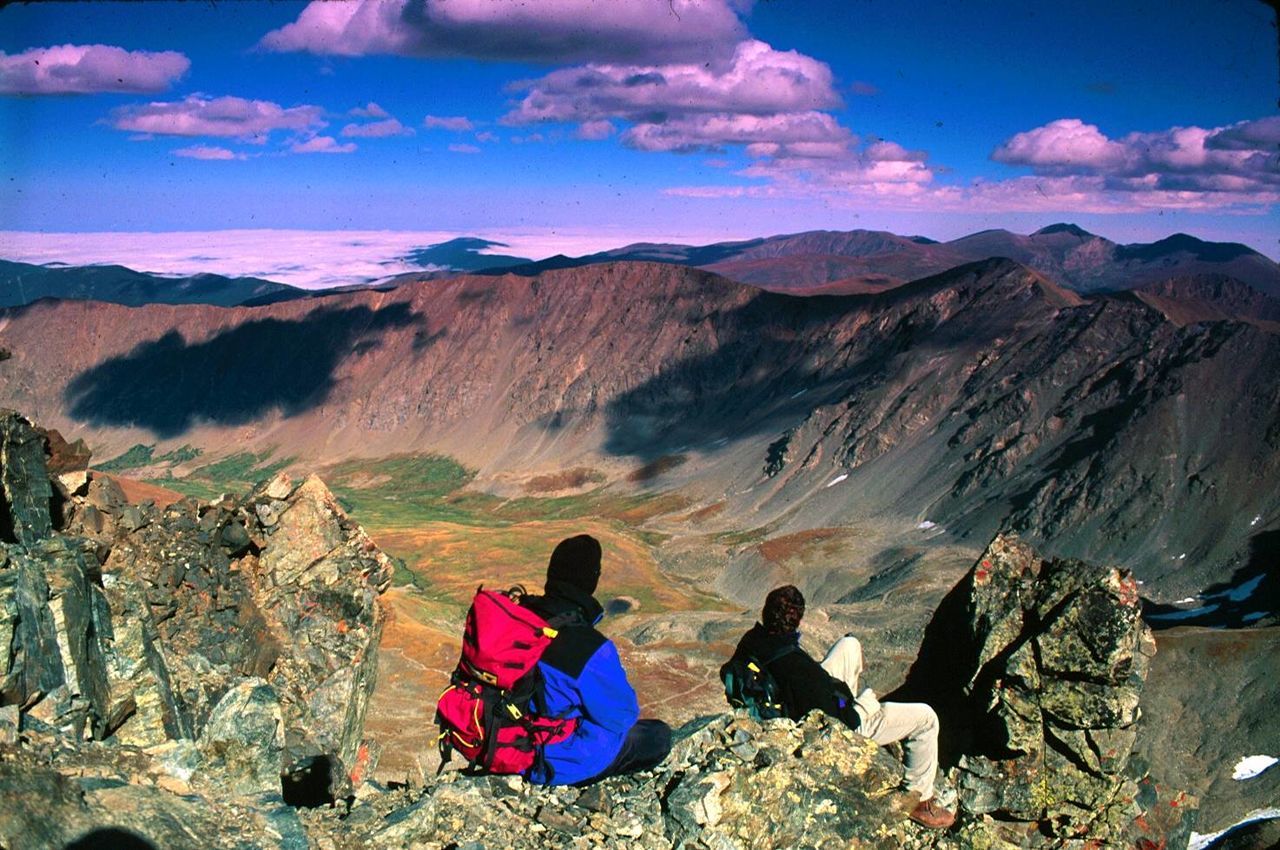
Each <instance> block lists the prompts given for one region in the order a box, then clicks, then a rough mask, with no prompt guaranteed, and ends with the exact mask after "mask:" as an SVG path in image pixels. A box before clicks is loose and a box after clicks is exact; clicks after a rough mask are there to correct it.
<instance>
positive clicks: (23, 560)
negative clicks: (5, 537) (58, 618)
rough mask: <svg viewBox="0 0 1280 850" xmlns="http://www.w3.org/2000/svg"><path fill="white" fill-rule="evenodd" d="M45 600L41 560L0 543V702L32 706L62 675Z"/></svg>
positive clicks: (61, 680) (60, 681) (56, 685)
mask: <svg viewBox="0 0 1280 850" xmlns="http://www.w3.org/2000/svg"><path fill="white" fill-rule="evenodd" d="M48 602H49V583H48V581H47V580H46V578H45V572H44V570H43V569H42V567H41V564H40V562H39V561H37V560H35V559H33V558H32V557H30V556H29V555H28V554H27V553H26V552H25V551H24V550H23V549H21V548H19V547H14V546H0V647H5V648H6V650H7V651H5V652H0V704H3V705H17V706H19V707H20V708H23V709H27V708H30V707H31V706H32V705H34V704H36V703H38V702H39V701H40V700H42V699H44V698H45V696H46V695H47V694H50V693H52V692H53V691H55V690H56V689H57V688H59V687H60V686H62V684H63V683H64V682H65V680H66V678H65V674H64V672H63V668H62V654H61V653H60V652H59V650H58V637H57V630H56V628H55V625H54V622H53V616H52V613H51V612H50V610H49V606H48Z"/></svg>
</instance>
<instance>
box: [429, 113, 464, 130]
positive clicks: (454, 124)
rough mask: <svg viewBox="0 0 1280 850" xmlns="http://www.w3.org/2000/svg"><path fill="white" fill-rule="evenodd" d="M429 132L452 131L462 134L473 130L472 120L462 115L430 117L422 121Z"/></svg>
mask: <svg viewBox="0 0 1280 850" xmlns="http://www.w3.org/2000/svg"><path fill="white" fill-rule="evenodd" d="M422 126H424V127H426V128H427V129H428V130H452V131H453V132H455V133H462V132H466V131H468V130H471V129H472V124H471V119H470V118H467V117H465V116H462V115H428V116H427V117H426V118H424V119H422Z"/></svg>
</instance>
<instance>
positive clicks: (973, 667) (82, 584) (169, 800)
mask: <svg viewBox="0 0 1280 850" xmlns="http://www.w3.org/2000/svg"><path fill="white" fill-rule="evenodd" d="M60 445H61V441H60V439H58V438H57V437H56V436H54V435H51V434H45V433H42V432H40V431H38V430H37V429H35V428H33V427H32V426H31V425H30V423H28V422H27V421H26V420H25V419H23V418H22V417H20V416H18V415H16V414H14V413H12V412H9V411H6V412H3V413H2V414H0V492H3V496H4V498H3V500H0V519H2V522H0V526H2V527H3V540H0V645H2V646H3V647H4V649H5V650H6V651H5V652H3V653H0V662H2V666H0V789H3V792H4V793H3V795H0V841H2V842H3V843H4V845H5V846H23V847H31V848H64V847H68V846H105V845H111V844H112V842H114V846H133V847H165V848H188V847H191V848H194V847H218V848H221V847H227V848H232V847H244V846H253V847H273V848H281V850H302V848H309V847H317V848H334V850H337V848H348V847H350V848H356V847H367V846H379V847H406V848H407V847H423V846H426V847H439V848H445V847H461V846H472V847H477V848H479V847H498V846H501V847H512V848H534V847H544V846H548V845H550V844H554V845H557V846H561V845H565V844H568V845H571V846H575V847H576V846H582V847H588V846H603V847H617V848H621V847H637V846H639V847H653V848H669V847H681V848H707V850H710V848H745V847H755V848H759V847H769V848H818V847H829V846H845V845H849V844H851V843H852V844H856V846H862V847H868V848H891V847H893V848H898V847H911V848H920V849H921V850H923V848H947V849H948V850H950V848H956V850H958V848H970V847H975V846H984V847H1007V848H1019V847H1025V848H1050V847H1085V846H1135V847H1147V846H1166V847H1181V846H1184V845H1185V842H1186V838H1187V836H1188V834H1189V830H1190V827H1191V825H1192V824H1193V823H1194V810H1195V800H1194V798H1192V797H1189V796H1187V795H1185V794H1182V793H1180V792H1178V791H1176V790H1170V789H1168V788H1166V787H1162V786H1160V785H1159V784H1158V783H1157V782H1156V779H1155V778H1153V777H1151V776H1150V775H1149V774H1148V773H1147V770H1146V768H1145V767H1144V766H1143V765H1142V764H1141V763H1140V762H1136V761H1133V762H1131V760H1130V759H1129V752H1130V749H1131V748H1132V746H1133V733H1134V729H1135V724H1136V723H1137V722H1138V718H1139V713H1138V710H1137V704H1138V701H1139V699H1140V695H1141V691H1142V687H1143V683H1144V681H1145V679H1146V677H1147V671H1148V669H1149V664H1150V655H1151V653H1152V651H1153V644H1152V640H1151V634H1150V631H1149V630H1148V629H1147V628H1146V627H1145V626H1144V625H1143V624H1142V622H1141V620H1140V618H1139V608H1140V602H1139V598H1138V594H1137V586H1136V584H1135V583H1134V581H1133V579H1132V577H1131V576H1129V575H1128V574H1127V573H1125V572H1122V571H1117V570H1115V569H1106V568H1095V567H1091V566H1088V565H1085V564H1080V563H1064V562H1057V561H1043V560H1041V559H1040V558H1039V557H1038V556H1036V555H1035V554H1034V553H1033V552H1032V551H1031V550H1030V549H1028V548H1027V547H1026V546H1025V545H1023V544H1022V543H1020V542H1019V541H1017V540H1015V539H1011V538H997V539H996V540H995V541H994V542H993V543H992V544H991V546H990V547H989V548H988V550H987V551H986V552H985V553H984V554H983V555H982V557H981V558H980V559H979V561H978V563H977V564H975V565H974V567H973V569H972V570H971V571H970V572H969V574H968V575H967V576H966V578H965V579H964V580H963V581H962V582H961V583H960V584H959V585H957V587H956V588H955V590H954V591H953V592H952V594H951V595H950V596H949V601H950V604H949V605H948V606H944V609H943V610H940V611H939V613H938V615H937V617H936V618H935V626H934V627H931V629H932V630H933V631H934V632H935V634H940V633H941V632H942V631H944V630H945V631H950V630H951V628H952V627H957V626H958V627H959V628H960V631H959V632H957V634H959V635H960V636H961V638H962V639H960V640H950V641H943V642H942V643H941V644H937V645H930V644H928V643H927V644H926V648H925V649H926V652H925V654H923V655H922V656H921V662H920V667H921V669H927V668H928V666H929V665H930V664H937V663H938V660H939V659H945V661H946V663H948V664H949V670H950V672H951V675H950V676H949V677H948V680H950V679H955V680H956V681H957V682H959V681H961V680H963V679H965V678H966V677H968V685H967V686H965V687H964V688H963V689H962V690H957V691H956V692H955V693H953V694H951V700H950V701H948V700H947V699H939V700H938V704H939V706H940V707H942V708H943V709H944V710H945V711H946V712H947V713H945V714H944V715H943V727H944V728H945V729H955V730H959V731H961V732H964V733H966V734H965V735H964V737H963V738H957V740H956V742H955V743H953V745H952V749H953V750H955V752H956V753H958V754H959V755H960V756H962V757H961V758H959V759H958V760H957V759H955V758H951V759H949V761H948V764H955V765H956V769H955V770H954V771H948V773H947V774H946V776H945V778H944V783H943V785H944V789H946V788H952V787H958V789H959V797H958V802H959V804H960V807H961V818H960V822H959V823H958V825H957V827H956V828H955V829H954V830H952V831H950V832H936V831H928V830H924V829H922V828H920V827H917V826H916V825H914V824H912V823H910V822H909V821H907V820H906V819H905V817H904V812H905V811H906V810H907V809H908V808H909V807H910V805H911V804H912V801H911V800H910V799H908V798H906V797H905V796H904V795H902V794H899V793H897V792H896V791H895V788H896V787H897V785H898V783H899V781H900V777H901V766H900V764H899V762H898V761H897V759H896V758H895V757H894V756H893V755H891V754H889V753H887V752H885V751H883V750H881V749H879V748H877V747H876V746H875V745H874V744H873V743H872V742H870V741H869V740H867V739H864V738H861V737H860V736H858V735H856V734H854V733H853V732H850V731H849V730H848V729H846V728H844V727H843V726H840V725H839V724H835V723H833V722H832V721H829V720H827V719H826V718H823V717H821V716H818V715H811V716H810V717H809V718H807V719H806V720H805V721H803V722H802V723H800V724H794V723H792V722H791V721H788V720H777V721H768V722H766V723H764V724H759V723H756V722H754V721H752V720H750V719H748V718H746V717H735V716H731V715H719V716H709V717H704V718H701V719H699V720H696V721H694V722H691V723H689V724H686V725H685V726H684V727H683V728H682V729H681V730H680V731H679V733H678V739H679V742H678V744H677V746H676V748H675V750H674V752H673V753H672V755H671V756H670V757H669V758H668V759H667V761H666V762H665V763H664V764H663V765H661V766H659V767H658V768H657V769H656V770H654V771H652V772H650V773H646V774H642V775H639V776H635V777H621V778H616V779H611V780H608V781H606V782H604V783H602V784H600V785H599V786H597V787H594V788H588V789H585V790H583V789H576V788H560V789H539V788H535V787H532V786H529V785H527V784H525V783H523V782H522V781H520V780H519V779H515V778H470V777H462V776H461V775H459V774H457V773H453V774H449V775H446V776H444V777H440V778H434V779H432V780H430V781H428V782H427V783H426V784H425V785H423V786H420V787H406V788H402V789H399V790H395V791H392V790H389V789H387V788H385V787H383V786H381V785H379V784H378V783H376V782H371V781H369V780H368V779H367V776H368V771H369V769H370V767H371V762H372V760H373V759H374V758H376V754H377V743H378V742H377V741H365V740H364V707H365V705H366V703H367V700H368V697H369V694H370V692H371V690H372V688H373V682H372V678H371V672H370V671H371V670H372V665H371V663H370V660H371V659H372V658H373V657H374V654H375V652H376V649H377V645H378V642H379V639H380V636H381V623H382V618H383V614H382V611H381V607H380V605H379V603H378V601H377V594H378V592H379V591H380V590H381V589H382V588H383V587H385V581H386V578H387V573H388V569H389V566H390V565H389V564H388V561H387V559H386V558H385V556H383V555H382V554H381V553H380V552H379V551H378V550H377V549H376V548H375V547H373V546H372V545H371V543H370V542H369V540H368V538H367V537H366V536H365V535H364V533H363V531H361V530H360V529H359V528H358V527H357V526H354V525H353V524H351V523H350V521H349V519H348V518H347V517H346V516H345V515H344V514H343V513H342V511H341V510H340V509H339V508H338V507H337V506H336V505H335V504H334V503H333V499H332V496H331V495H330V494H329V493H328V491H327V489H326V488H325V487H324V485H323V484H322V483H320V482H319V480H318V479H315V478H308V479H307V480H306V481H304V482H303V483H302V484H300V485H299V484H296V483H294V482H292V481H290V480H289V479H287V478H286V477H284V476H280V477H277V478H276V479H274V480H272V481H271V482H269V483H267V484H265V485H263V486H261V487H259V488H258V489H257V490H255V491H254V492H253V493H252V494H250V495H249V496H248V497H245V498H244V499H230V498H224V499H222V500H220V501H219V502H218V503H216V504H198V503H196V502H194V501H190V500H187V501H184V502H180V503H177V504H175V505H173V506H171V507H169V508H168V509H166V510H164V511H163V512H162V511H158V510H157V509H155V508H154V507H153V506H150V505H147V504H144V505H143V506H141V507H139V506H132V505H126V504H124V503H123V502H122V501H121V500H120V499H119V495H118V493H117V492H115V491H114V490H113V489H112V487H111V485H110V484H109V483H107V482H108V480H107V479H102V478H98V477H93V476H89V475H87V474H86V473H85V470H84V468H83V466H79V468H72V469H69V470H67V471H64V472H60V473H55V474H54V476H53V478H52V480H51V478H50V474H49V471H48V470H49V469H50V466H49V463H50V462H53V463H54V467H53V468H58V467H59V466H68V465H70V466H72V467H76V466H78V464H71V463H69V462H65V461H58V459H57V457H56V455H57V454H58V446H60ZM75 454H76V455H77V456H80V457H83V455H82V453H78V452H77V453H75ZM84 460H87V458H84ZM54 506H56V509H54ZM927 678H928V680H929V682H930V683H931V684H933V685H935V686H937V685H938V684H939V680H938V678H937V677H933V676H929V677H927ZM423 711H424V715H423V716H424V717H426V716H429V706H424V709H423ZM975 730H979V731H980V734H979V733H977V732H975Z"/></svg>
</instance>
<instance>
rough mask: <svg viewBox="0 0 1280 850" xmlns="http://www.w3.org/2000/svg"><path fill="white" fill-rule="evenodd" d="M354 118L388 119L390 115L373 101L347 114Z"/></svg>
mask: <svg viewBox="0 0 1280 850" xmlns="http://www.w3.org/2000/svg"><path fill="white" fill-rule="evenodd" d="M348 114H349V115H351V116H352V117H355V118H390V117H391V113H389V112H387V110H385V109H383V108H382V107H381V106H379V105H378V104H376V103H374V102H373V101H369V104H368V105H367V106H357V107H356V108H355V109H352V110H351V112H350V113H348Z"/></svg>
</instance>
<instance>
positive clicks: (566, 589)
mask: <svg viewBox="0 0 1280 850" xmlns="http://www.w3.org/2000/svg"><path fill="white" fill-rule="evenodd" d="M523 604H524V605H525V606H526V607H527V608H529V609H530V610H532V611H534V612H535V613H537V614H538V615H539V616H541V617H542V618H543V619H545V620H551V619H552V618H554V617H564V616H567V617H568V622H567V623H566V624H565V625H562V626H560V627H559V634H558V635H556V637H555V638H554V639H553V640H552V641H551V644H550V645H549V646H548V647H547V649H546V651H545V652H543V654H542V660H541V661H539V662H538V667H539V669H540V670H541V672H542V677H543V680H544V683H545V685H544V687H545V693H546V708H547V711H546V716H549V717H561V718H569V717H576V718H578V728H577V729H576V730H575V731H574V733H573V735H571V736H569V737H568V738H566V739H565V740H563V741H560V742H559V743H556V744H549V745H548V746H547V748H546V753H545V756H546V764H547V768H548V769H546V770H544V769H543V768H541V766H535V767H534V768H533V770H531V771H530V774H529V776H528V778H529V779H530V780H531V781H533V782H539V783H543V784H554V785H573V784H575V783H578V782H582V781H585V780H587V779H591V778H592V777H594V776H597V775H599V774H600V773H602V772H604V770H605V768H607V767H609V765H610V764H612V763H613V760H614V759H615V758H616V757H617V755H618V752H619V751H620V750H621V749H622V742H623V740H624V739H625V738H626V737H627V732H629V731H630V730H631V727H632V726H634V725H635V723H636V720H637V719H639V717H640V704H639V702H637V700H636V692H635V690H634V689H633V688H632V687H631V683H630V682H628V681H627V673H626V671H625V670H623V669H622V661H621V659H619V658H618V649H617V647H615V646H614V645H613V641H611V640H609V639H608V638H606V637H605V636H604V635H602V634H600V632H598V631H596V628H595V624H596V623H598V622H599V621H600V618H601V617H602V616H603V615H604V609H603V608H601V607H600V603H599V602H597V601H596V600H595V597H593V596H591V594H589V593H586V592H585V591H583V590H581V589H580V588H578V587H576V586H574V585H572V584H569V583H567V582H560V581H554V580H551V581H548V582H547V586H546V595H544V596H528V597H525V599H524V601H523Z"/></svg>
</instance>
